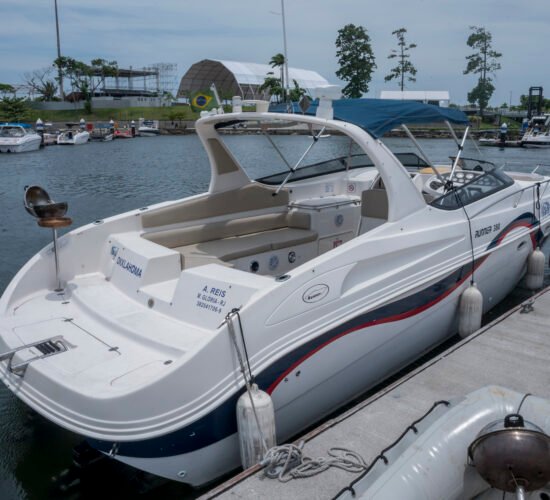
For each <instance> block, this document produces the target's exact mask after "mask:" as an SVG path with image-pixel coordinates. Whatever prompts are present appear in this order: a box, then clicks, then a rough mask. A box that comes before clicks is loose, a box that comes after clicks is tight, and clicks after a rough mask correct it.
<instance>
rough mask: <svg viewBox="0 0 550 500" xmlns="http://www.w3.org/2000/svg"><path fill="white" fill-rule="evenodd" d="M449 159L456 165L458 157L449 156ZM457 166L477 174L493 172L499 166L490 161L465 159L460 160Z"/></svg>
mask: <svg viewBox="0 0 550 500" xmlns="http://www.w3.org/2000/svg"><path fill="white" fill-rule="evenodd" d="M449 158H450V159H451V162H452V163H453V164H454V162H455V159H456V156H449ZM457 166H458V167H460V168H461V169H462V170H473V171H475V172H492V171H493V170H495V169H496V168H497V166H496V165H495V164H494V163H492V162H490V161H486V160H480V159H478V158H464V157H460V158H459V160H458V164H457Z"/></svg>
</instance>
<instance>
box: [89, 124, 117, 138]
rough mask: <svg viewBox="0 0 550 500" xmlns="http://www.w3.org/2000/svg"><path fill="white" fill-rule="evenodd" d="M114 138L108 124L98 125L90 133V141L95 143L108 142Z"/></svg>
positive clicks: (112, 129)
mask: <svg viewBox="0 0 550 500" xmlns="http://www.w3.org/2000/svg"><path fill="white" fill-rule="evenodd" d="M114 138H115V134H114V128H113V127H112V126H111V125H110V124H99V125H97V126H96V127H94V128H93V129H92V131H91V133H90V140H91V141H97V142H109V141H112V140H113V139H114Z"/></svg>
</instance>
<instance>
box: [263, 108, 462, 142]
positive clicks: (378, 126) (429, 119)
mask: <svg viewBox="0 0 550 500" xmlns="http://www.w3.org/2000/svg"><path fill="white" fill-rule="evenodd" d="M292 104H293V105H292V110H293V112H294V113H297V114H300V113H302V110H301V109H300V107H299V106H298V104H297V103H292ZM318 104H319V103H318V101H313V102H312V103H311V105H310V107H309V108H308V109H307V111H306V112H305V114H306V115H315V113H316V111H317V106H318ZM288 108H289V106H288V105H287V104H284V103H283V104H279V105H276V106H272V107H271V108H270V111H274V112H279V113H285V112H287V110H288ZM332 108H333V110H334V119H335V120H342V121H345V122H349V123H353V124H354V125H357V126H359V127H361V128H363V129H364V130H366V131H367V132H368V133H369V134H371V135H372V136H373V137H376V138H378V137H382V136H383V135H384V134H385V133H386V132H388V131H390V130H391V129H393V128H395V127H399V126H401V125H402V124H407V125H408V124H414V125H421V124H429V123H442V122H445V121H448V122H449V123H454V124H456V125H468V123H469V122H468V117H467V116H466V115H465V114H464V113H463V112H462V111H460V110H458V109H453V108H440V107H439V106H434V105H432V104H423V103H420V102H416V101H397V100H393V99H338V100H334V101H332Z"/></svg>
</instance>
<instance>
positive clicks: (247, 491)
mask: <svg viewBox="0 0 550 500" xmlns="http://www.w3.org/2000/svg"><path fill="white" fill-rule="evenodd" d="M524 304H525V303H524ZM487 385H499V386H503V387H506V388H509V389H512V390H515V391H517V392H520V393H527V392H529V393H532V394H533V395H535V396H539V397H542V398H545V399H550V288H546V289H545V290H543V291H541V292H539V293H538V294H536V295H535V296H534V297H533V304H532V309H531V308H530V307H525V305H520V306H518V307H516V308H514V309H512V310H510V311H508V312H507V313H505V314H504V315H503V316H501V317H499V318H497V319H496V320H494V321H492V322H491V323H489V324H488V325H486V326H485V327H484V328H482V329H481V330H479V331H478V332H476V333H475V334H473V335H472V336H470V337H468V338H467V339H465V340H463V341H461V342H459V343H458V344H455V345H454V346H452V347H451V348H450V349H448V350H447V351H445V352H443V353H441V354H439V355H437V356H436V357H435V358H433V359H431V360H430V361H428V362H427V363H425V364H424V365H422V366H420V367H419V368H417V369H415V370H414V371H412V372H410V373H408V374H407V375H405V376H404V377H402V378H401V379H399V380H397V381H396V382H394V383H392V384H391V385H389V386H388V387H386V388H384V389H383V390H381V391H380V392H378V393H376V394H374V395H373V396H371V397H369V398H368V399H366V400H365V401H362V402H361V403H360V404H358V405H356V406H355V407H353V408H351V409H349V410H348V411H346V412H345V413H343V414H342V415H340V416H338V417H337V418H334V419H332V420H330V421H328V422H325V423H324V424H323V425H321V426H320V427H318V428H316V429H314V430H313V431H311V432H310V433H309V434H307V435H306V436H303V437H302V438H301V439H304V440H305V441H306V444H305V447H304V454H306V455H308V456H311V457H318V456H326V455H327V451H328V450H329V449H330V448H331V447H334V446H338V447H344V448H348V449H351V450H354V451H355V452H357V453H359V454H360V455H361V456H362V457H363V458H364V459H365V461H366V462H367V463H370V462H371V461H372V460H373V459H374V458H375V457H376V456H377V455H378V454H379V453H380V451H381V450H382V449H384V448H385V447H387V446H388V445H390V444H391V443H393V442H394V441H395V440H396V439H397V438H398V437H399V436H400V435H401V433H402V432H403V431H404V430H405V428H406V427H407V426H408V425H410V423H411V422H413V421H414V420H416V419H418V418H420V417H421V416H422V415H423V414H424V413H426V411H427V410H428V409H430V407H431V406H432V404H433V403H434V402H435V401H439V400H449V399H453V398H458V397H462V396H465V395H466V394H468V393H470V392H472V391H475V390H476V389H479V388H481V387H484V386H487ZM357 476H358V475H357V474H352V473H349V472H346V471H343V470H341V469H335V468H331V469H328V470H326V471H325V472H322V473H321V474H319V475H316V476H314V477H311V478H307V479H293V480H291V481H289V482H287V483H281V482H279V481H278V480H277V479H268V478H267V477H265V476H264V474H263V471H261V470H260V468H259V466H257V467H253V468H251V469H248V470H247V471H244V472H242V473H241V474H239V475H237V476H235V477H233V478H232V479H230V480H228V481H226V482H225V483H223V484H221V485H219V486H218V487H216V488H215V489H213V490H211V491H209V492H208V493H206V494H204V495H203V496H201V497H200V499H203V500H205V499H210V498H216V499H233V500H234V499H257V498H266V499H270V500H278V499H281V500H283V499H284V500H289V499H307V498H312V499H313V498H315V499H319V500H322V499H331V498H333V497H334V496H335V495H336V494H337V493H338V492H339V491H341V490H342V488H344V487H346V486H348V485H349V484H350V483H351V482H352V481H353V480H354V479H355V478H357Z"/></svg>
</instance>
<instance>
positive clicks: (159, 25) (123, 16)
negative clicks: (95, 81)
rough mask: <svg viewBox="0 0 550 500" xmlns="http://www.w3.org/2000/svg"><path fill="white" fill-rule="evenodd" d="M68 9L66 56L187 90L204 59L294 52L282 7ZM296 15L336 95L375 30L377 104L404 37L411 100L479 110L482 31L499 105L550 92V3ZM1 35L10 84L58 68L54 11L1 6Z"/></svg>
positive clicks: (133, 1) (0, 1)
mask: <svg viewBox="0 0 550 500" xmlns="http://www.w3.org/2000/svg"><path fill="white" fill-rule="evenodd" d="M58 9H59V20H60V31H61V52H62V54H63V55H66V56H70V57H73V58H75V59H78V60H82V61H84V62H89V61H90V60H91V59H94V58H97V57H100V58H103V59H107V60H116V61H117V62H118V64H119V66H120V67H129V66H132V67H133V68H140V67H144V66H148V65H150V64H154V63H158V62H167V63H176V64H177V65H178V72H177V73H178V83H179V79H180V78H181V77H182V76H183V74H184V73H185V71H187V69H188V68H189V67H190V66H191V65H192V64H193V63H195V62H197V61H200V60H202V59H226V60H234V61H246V62H256V63H268V62H269V60H270V58H271V56H273V55H274V54H276V53H278V52H282V51H283V34H282V22H281V21H282V16H281V15H280V13H281V1H280V0H231V1H228V0H199V1H196V0H195V1H188V0H156V1H151V0H148V1H143V0H116V1H114V0H90V1H87V2H83V1H79V0H71V1H68V0H58ZM285 13H286V16H285V17H286V31H287V43H288V62H289V65H290V66H291V67H297V68H305V69H311V70H314V71H317V72H318V73H320V74H321V75H322V76H324V77H325V78H326V79H327V80H328V81H329V82H331V83H335V84H338V83H339V81H338V78H337V77H336V75H335V72H336V70H337V69H338V62H337V58H336V49H335V45H334V42H335V40H336V37H337V35H338V30H339V29H341V28H342V27H344V26H345V25H346V24H349V23H353V24H355V25H361V26H363V27H364V28H366V30H367V32H368V34H369V36H370V37H371V42H372V47H373V51H374V55H375V58H376V64H377V66H378V67H377V69H376V70H375V72H374V75H373V78H372V81H371V83H370V88H369V93H368V95H367V96H368V97H379V95H380V91H381V90H398V86H397V82H396V81H395V80H394V81H392V82H387V83H386V82H384V76H385V75H387V74H388V73H389V71H390V69H391V67H392V66H393V65H394V64H392V63H395V60H394V61H391V60H388V59H387V56H388V55H389V54H390V52H391V50H392V49H393V48H397V44H396V39H395V37H394V36H392V34H391V33H392V31H394V30H396V29H399V28H402V27H404V28H406V29H407V34H406V39H407V42H409V43H416V44H417V48H416V49H413V50H412V51H411V61H412V63H413V64H414V65H415V66H416V68H417V70H418V74H417V81H416V83H410V84H408V85H407V89H409V90H448V91H450V94H451V102H453V103H456V104H465V103H466V102H467V93H468V91H469V90H471V88H472V87H473V86H474V85H475V82H476V78H475V76H473V75H463V71H464V69H465V67H466V59H465V57H466V56H467V55H468V54H470V53H471V49H470V48H469V47H468V46H467V45H466V39H467V38H468V35H469V33H470V30H469V27H470V26H483V27H485V28H486V29H487V30H488V31H490V32H491V33H492V35H493V48H494V49H495V50H497V51H498V52H501V53H502V54H503V55H502V57H501V58H500V63H501V65H502V69H501V70H500V71H498V72H497V74H496V78H495V83H494V84H495V87H496V91H495V93H494V95H493V98H492V100H491V104H492V105H500V104H503V103H505V102H506V103H510V102H512V104H517V103H518V102H519V96H520V95H521V94H527V93H528V90H529V87H530V86H543V87H544V86H546V87H548V89H549V90H550V64H548V60H549V56H548V47H549V46H550V32H549V29H548V27H549V26H550V1H549V0H530V1H529V2H525V1H521V0H498V1H497V0H408V1H406V0H377V1H373V0H285ZM0 27H1V29H0V83H10V84H17V83H22V82H23V79H24V78H23V77H24V74H25V73H28V72H31V71H33V70H36V69H40V68H44V67H47V66H49V65H50V64H51V63H52V61H53V60H54V59H55V57H56V50H57V49H56V37H55V16H54V0H0ZM547 93H548V91H547Z"/></svg>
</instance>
